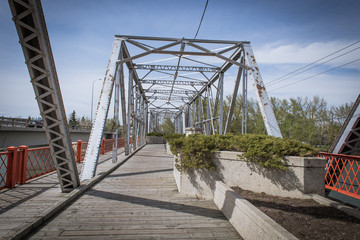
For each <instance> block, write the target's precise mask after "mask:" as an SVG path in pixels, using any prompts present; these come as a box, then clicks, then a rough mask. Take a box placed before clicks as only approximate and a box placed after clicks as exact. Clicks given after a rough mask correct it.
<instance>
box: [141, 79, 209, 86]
mask: <svg viewBox="0 0 360 240" xmlns="http://www.w3.org/2000/svg"><path fill="white" fill-rule="evenodd" d="M141 83H147V84H173V83H174V80H141ZM206 83H207V82H195V81H179V80H177V81H175V83H174V85H186V86H189V85H190V86H204V85H205V84H206Z"/></svg>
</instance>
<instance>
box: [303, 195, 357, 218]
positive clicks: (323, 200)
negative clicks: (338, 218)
mask: <svg viewBox="0 0 360 240" xmlns="http://www.w3.org/2000/svg"><path fill="white" fill-rule="evenodd" d="M310 196H311V198H312V199H313V200H314V201H316V202H318V203H319V204H321V205H325V206H329V207H333V208H337V209H339V210H340V211H343V212H345V213H346V214H348V215H351V216H353V217H356V218H357V219H360V210H359V209H356V208H352V207H349V206H346V205H344V204H341V203H338V202H335V201H333V200H330V199H328V198H325V197H322V196H320V195H317V194H311V195H310Z"/></svg>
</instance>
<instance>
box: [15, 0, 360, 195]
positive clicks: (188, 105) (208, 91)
mask: <svg viewBox="0 0 360 240" xmlns="http://www.w3.org/2000/svg"><path fill="white" fill-rule="evenodd" d="M9 4H10V8H11V12H12V15H13V20H14V23H15V26H16V29H17V33H18V36H19V39H20V44H21V47H22V49H23V52H24V57H25V60H26V64H27V67H28V69H29V74H30V77H31V83H32V85H33V88H34V92H35V95H36V100H37V102H38V105H39V109H40V113H41V116H42V119H43V122H44V128H45V131H46V135H47V138H48V142H49V145H50V149H51V153H52V157H53V159H54V160H55V164H56V169H57V174H58V177H59V181H60V185H61V189H62V191H63V192H69V191H71V190H73V189H75V188H77V187H78V186H79V185H80V180H86V179H90V178H92V177H93V176H94V174H95V171H96V167H97V162H98V158H99V151H100V150H99V146H100V144H101V138H102V134H103V131H104V126H105V121H106V118H107V115H108V112H109V106H110V102H111V100H112V99H111V98H112V95H113V93H114V99H113V101H114V110H113V111H114V117H115V121H116V124H117V125H118V126H120V124H122V125H123V135H124V137H125V152H126V154H129V153H131V152H134V151H135V150H136V149H137V148H138V147H139V146H142V145H144V144H145V134H146V133H147V132H150V131H153V130H154V129H155V128H156V127H157V126H159V124H160V123H161V122H162V121H163V120H164V119H165V118H170V119H171V120H172V121H173V122H174V124H175V131H176V132H178V133H184V131H185V128H186V127H197V128H201V129H202V131H203V134H206V135H211V134H225V133H227V132H229V129H230V124H231V120H232V116H233V110H234V107H235V103H236V97H237V96H238V94H239V88H240V87H241V89H242V93H241V94H242V96H243V99H244V100H245V101H243V105H242V114H243V123H242V132H243V133H246V116H247V110H246V109H247V103H246V99H247V88H248V78H250V80H251V82H252V85H253V86H254V88H255V90H256V93H257V99H258V103H259V107H260V110H261V114H262V116H263V119H264V123H265V127H266V130H267V133H268V134H269V135H272V136H276V137H281V133H280V129H279V126H278V123H277V121H276V118H275V116H274V112H273V109H272V106H271V103H270V100H269V97H268V95H267V92H266V89H265V86H264V83H263V80H262V77H261V74H260V70H259V67H258V65H257V63H256V60H255V56H254V53H253V51H252V48H251V45H250V42H248V41H225V40H203V39H185V38H164V37H145V36H126V35H115V38H114V42H113V45H112V49H111V55H110V60H109V63H108V66H107V69H106V71H105V73H106V74H105V78H104V80H103V87H102V90H101V95H100V99H99V103H98V107H97V111H96V115H95V120H94V122H93V127H92V129H91V134H90V139H89V142H88V147H87V150H86V155H85V161H84V165H83V169H82V174H81V176H79V174H78V171H77V169H76V165H75V159H74V154H73V149H72V147H71V140H70V137H69V127H68V125H67V120H66V114H65V109H64V105H63V100H62V97H61V91H60V86H59V80H58V78H57V73H56V69H55V63H54V59H53V56H52V51H51V46H50V40H49V36H48V33H47V29H46V24H45V19H44V15H43V11H42V7H41V3H40V0H9ZM159 63H161V64H159ZM229 71H234V72H235V74H234V75H235V77H234V78H232V77H229V74H227V73H228V72H229ZM226 89H230V90H232V94H231V101H230V107H229V111H228V114H227V116H224V114H223V112H224V106H223V102H224V90H226ZM354 111H355V110H354ZM120 116H121V117H120ZM349 122H350V121H349ZM358 122H359V121H358V120H357V121H356V124H358ZM352 123H353V122H351V123H349V124H348V125H349V126H350V125H351V124H352ZM356 124H355V125H356ZM353 125H354V124H353ZM356 129H357V130H356V131H358V125H357V128H356ZM356 131H355V132H354V131H351V126H350V130H349V129H344V132H346V133H349V132H351V133H352V134H353V135H352V136H353V137H352V138H351V141H353V140H354V137H355V138H356V139H357V140H359V136H360V135H359V134H358V132H356ZM118 134H119V129H117V130H116V131H115V132H114V133H113V136H114V139H117V137H118ZM355 142H356V141H355ZM358 142H359V141H357V144H358ZM116 146H117V142H116V140H115V141H114V151H113V162H116V161H117V159H116ZM357 146H358V145H357Z"/></svg>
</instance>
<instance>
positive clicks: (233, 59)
mask: <svg viewBox="0 0 360 240" xmlns="http://www.w3.org/2000/svg"><path fill="white" fill-rule="evenodd" d="M234 69H235V71H234ZM231 71H232V72H231ZM125 75H126V76H125ZM247 75H249V76H250V79H251V80H252V82H253V85H254V86H255V90H256V91H257V96H258V102H259V106H260V110H261V113H262V116H263V119H264V122H265V127H266V129H267V132H268V134H269V135H273V136H277V137H281V133H280V130H279V126H278V124H277V121H276V119H275V116H274V113H273V110H272V107H271V103H270V100H269V98H268V96H267V93H266V90H265V87H264V83H263V81H262V78H261V74H260V71H259V68H258V65H257V63H256V61H255V57H254V54H253V52H252V49H251V46H250V42H248V41H224V40H203V39H185V38H162V37H144V36H126V35H116V36H115V39H114V44H113V49H112V53H111V57H110V61H109V64H108V68H107V71H106V76H105V80H104V84H103V89H102V94H101V97H100V100H99V105H98V109H97V114H96V117H95V121H94V127H93V129H92V132H91V135H90V140H89V145H88V149H87V151H86V155H85V163H84V167H83V173H86V172H89V174H87V175H85V174H84V175H82V177H81V179H87V178H90V177H92V176H93V174H94V171H95V169H96V167H95V166H96V161H97V156H98V154H99V149H98V144H99V141H100V139H101V134H102V131H103V128H104V124H105V120H106V115H107V112H108V108H109V105H110V103H109V101H110V98H111V94H112V91H113V87H114V85H115V91H120V94H117V95H116V94H115V98H116V99H115V109H117V110H115V111H119V106H118V105H119V104H120V102H121V113H122V114H121V116H122V117H121V118H122V125H123V131H124V137H125V151H126V153H129V152H131V151H134V150H135V149H137V147H138V146H140V145H142V144H143V143H144V139H145V134H146V132H148V131H151V130H152V129H155V128H154V126H159V124H160V123H161V121H162V120H164V119H165V118H167V117H169V118H171V119H172V120H173V122H174V124H175V129H176V131H177V132H182V133H183V132H184V131H185V127H197V128H201V129H202V131H203V133H204V134H207V135H210V134H224V133H226V132H228V131H229V126H230V123H231V120H232V118H233V116H232V115H233V108H234V104H235V102H236V96H237V94H238V89H239V83H240V81H243V95H244V96H245V95H246V89H247V87H246V86H247V83H245V82H246V81H247ZM234 76H235V77H234ZM229 90H230V92H229ZM224 94H227V95H230V94H232V95H231V104H230V109H229V111H228V114H227V116H224V114H223V113H224ZM116 96H117V97H116ZM119 96H121V97H119ZM119 98H121V99H119ZM120 100H121V101H120ZM163 109H166V110H167V111H168V112H163V111H162V110H163ZM243 109H246V104H244V106H243ZM169 111H171V114H170V112H169ZM114 116H115V118H116V119H115V121H116V122H117V123H118V124H120V122H119V119H118V117H117V116H119V114H114ZM245 119H246V118H245ZM243 125H244V127H246V122H245V123H244V124H243ZM245 129H246V128H245Z"/></svg>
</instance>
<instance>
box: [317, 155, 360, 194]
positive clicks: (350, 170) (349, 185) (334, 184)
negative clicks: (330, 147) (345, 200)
mask: <svg viewBox="0 0 360 240" xmlns="http://www.w3.org/2000/svg"><path fill="white" fill-rule="evenodd" d="M320 157H323V158H325V159H326V160H327V163H326V174H325V188H326V189H329V190H333V191H336V192H339V193H342V194H345V195H347V196H350V197H353V198H357V199H360V184H359V183H360V157H358V156H349V155H342V154H332V153H324V152H322V153H320Z"/></svg>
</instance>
